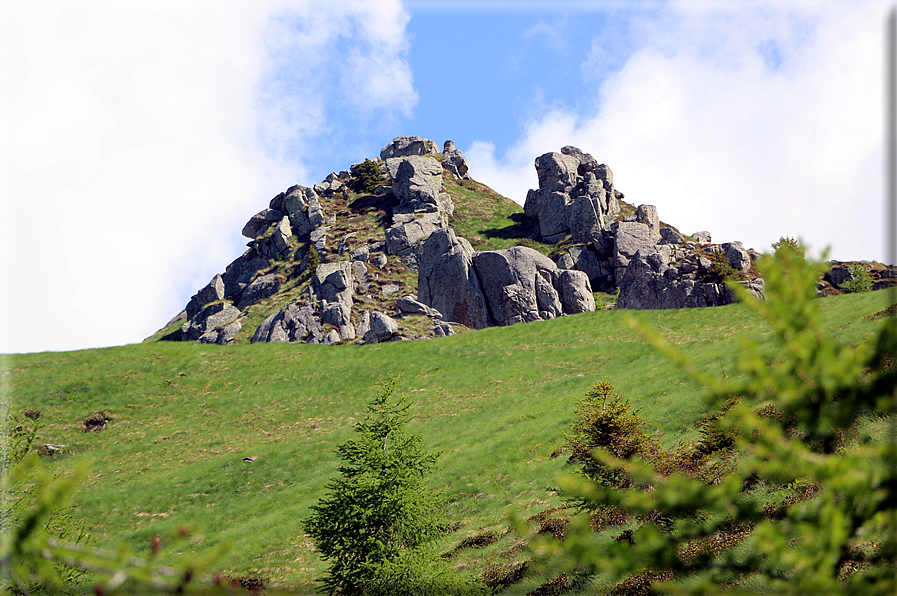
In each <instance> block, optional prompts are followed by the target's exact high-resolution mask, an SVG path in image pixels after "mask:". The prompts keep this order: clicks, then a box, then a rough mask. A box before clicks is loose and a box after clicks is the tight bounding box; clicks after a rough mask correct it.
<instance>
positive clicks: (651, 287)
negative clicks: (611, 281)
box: [617, 245, 763, 309]
mask: <svg viewBox="0 0 897 596" xmlns="http://www.w3.org/2000/svg"><path fill="white" fill-rule="evenodd" d="M711 267H712V263H711V261H710V260H709V259H706V258H702V257H700V256H698V255H697V254H695V253H689V252H688V251H686V250H684V249H678V248H673V247H670V246H667V245H661V246H647V247H644V248H641V249H639V250H638V251H637V252H636V254H635V255H634V256H633V258H632V259H631V261H630V263H629V266H628V267H627V268H626V273H625V275H624V276H623V279H622V280H621V282H620V297H619V299H618V301H617V307H618V308H632V309H670V308H696V307H706V306H722V305H725V304H731V303H733V302H735V301H736V297H735V295H734V293H733V292H732V291H730V290H729V289H728V288H727V287H726V285H725V284H724V283H721V282H719V283H715V282H708V281H702V279H705V277H704V276H701V275H700V272H701V271H705V272H706V271H707V270H709V269H710V268H711ZM744 285H745V288H746V289H747V290H748V291H749V292H752V293H754V294H755V295H757V296H758V297H762V295H763V284H762V280H752V281H746V282H744Z"/></svg>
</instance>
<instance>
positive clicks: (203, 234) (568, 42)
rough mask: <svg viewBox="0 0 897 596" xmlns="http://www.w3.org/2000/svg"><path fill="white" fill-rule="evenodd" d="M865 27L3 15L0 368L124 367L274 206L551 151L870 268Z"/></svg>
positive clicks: (343, 14) (839, 23)
mask: <svg viewBox="0 0 897 596" xmlns="http://www.w3.org/2000/svg"><path fill="white" fill-rule="evenodd" d="M890 6H891V4H890V3H888V2H884V1H882V0H866V1H864V0H856V1H850V0H839V1H832V2H826V1H824V0H820V1H813V2H802V1H800V0H785V1H769V2H760V1H757V2H752V1H745V2H737V3H733V2H728V1H720V2H714V1H710V0H702V1H698V0H693V1H678V0H669V1H666V2H661V1H656V2H647V1H645V2H639V1H631V2H622V1H611V0H608V1H588V0H580V1H573V0H570V1H567V0H552V1H542V0H534V1H531V2H527V1H524V0H518V1H501V0H476V1H473V0H470V1H467V0H450V1H449V0H446V1H440V0H431V1H428V0H407V1H405V2H402V1H400V0H378V1H377V2H369V1H367V0H328V1H326V2H324V1H321V0H256V1H254V2H252V3H248V2H242V1H238V0H215V1H211V0H191V1H190V2H186V3H185V2H180V1H179V2H173V1H171V0H152V1H142V0H131V1H128V2H121V1H118V0H101V1H100V0H82V1H79V2H77V3H74V2H70V1H67V0H63V1H55V2H54V1H50V0H29V1H27V2H26V1H24V0H21V1H20V0H0V279H2V284H0V353H16V352H38V351H61V350H74V349H85V348H95V347H103V346H112V345H123V344H129V343H138V342H140V341H141V340H143V339H144V338H145V337H147V336H149V335H151V334H152V333H153V332H155V331H156V330H157V329H159V328H161V327H162V326H164V325H165V324H166V322H167V321H168V320H169V319H171V318H172V317H174V316H175V315H177V314H178V312H180V310H181V309H182V308H183V307H184V306H185V304H186V303H187V301H188V300H189V299H190V296H191V295H192V294H194V293H195V292H196V291H197V290H198V289H200V288H201V287H202V286H204V285H205V284H206V283H208V281H209V280H210V279H211V278H212V277H213V276H214V275H215V274H216V273H221V272H223V271H224V268H225V267H226V266H227V265H228V264H229V263H230V262H231V261H233V260H234V259H235V258H237V257H238V256H239V255H240V254H242V252H243V250H245V243H246V242H247V239H245V238H243V237H242V236H241V235H240V231H241V229H242V227H243V224H244V223H245V222H246V221H247V220H248V219H249V218H250V217H251V216H252V215H253V214H255V213H256V212H258V211H259V210H261V209H263V208H265V207H267V205H268V201H269V200H270V199H271V198H272V197H273V196H275V195H276V194H277V193H279V192H281V191H283V190H285V189H286V188H288V187H290V186H292V185H294V184H303V185H306V186H312V185H314V184H315V183H317V182H320V181H321V180H323V178H324V177H325V176H326V175H327V174H328V173H330V172H331V171H339V170H342V169H345V168H347V167H348V166H349V165H351V164H353V163H356V162H359V161H362V160H363V159H364V158H366V157H376V156H378V155H379V152H380V149H381V148H382V147H383V146H385V145H386V144H388V143H389V142H390V141H391V140H392V139H393V138H394V137H396V136H400V135H418V136H422V137H425V138H429V139H433V140H434V141H436V142H437V144H438V145H439V146H440V147H441V146H442V144H443V142H444V141H445V140H446V139H452V140H454V142H455V144H456V146H457V147H458V148H459V149H461V150H462V151H463V152H464V154H465V155H466V157H467V159H468V161H469V163H470V173H471V175H472V176H473V177H474V178H475V179H476V180H478V181H481V182H484V183H486V184H488V185H489V186H491V187H492V188H493V189H495V190H496V191H498V192H500V193H501V194H503V195H505V196H507V197H509V198H511V199H513V200H515V201H517V202H518V203H521V204H522V203H523V200H524V198H525V196H526V191H527V189H529V188H535V187H536V186H537V180H536V172H535V169H534V166H533V162H534V160H535V158H536V157H538V156H539V155H542V154H543V153H546V152H549V151H559V150H560V148H561V147H563V146H565V145H574V146H577V147H579V148H581V149H582V150H583V151H585V152H587V153H591V154H592V155H594V156H595V158H596V159H597V160H598V161H599V162H601V163H606V164H607V165H608V166H610V168H611V169H612V170H613V172H614V182H615V187H616V188H617V189H618V190H620V191H621V192H623V193H624V194H625V195H626V200H627V201H629V202H631V203H633V204H636V205H639V204H651V205H655V206H656V207H657V209H658V212H659V214H660V217H661V219H662V220H663V221H666V222H668V223H670V224H673V225H675V226H677V227H678V228H679V229H680V230H681V231H682V232H684V233H692V232H694V231H698V230H709V231H710V232H711V233H712V235H713V238H714V241H717V242H726V241H732V240H740V241H742V242H743V243H744V244H745V246H748V247H753V248H755V249H757V250H768V249H769V245H770V244H771V243H772V242H774V241H776V240H777V239H779V238H780V237H781V236H791V237H799V238H801V239H803V240H804V241H805V242H806V243H808V244H809V245H810V247H811V249H812V250H813V251H814V253H813V254H816V255H820V254H822V253H821V251H822V250H823V249H825V248H828V249H829V253H828V255H829V257H830V258H835V259H839V260H852V259H864V260H871V259H876V260H879V261H884V260H885V256H884V255H885V254H886V248H885V238H884V230H885V222H884V221H883V198H882V197H883V190H882V188H883V169H882V168H883V161H884V157H883V146H884V141H883V130H882V129H883V114H884V108H883V93H884V90H883V84H882V81H883V72H884V64H883V56H884V49H885V44H884V31H885V18H886V13H887V10H888V9H889V8H890Z"/></svg>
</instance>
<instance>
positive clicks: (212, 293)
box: [185, 275, 225, 318]
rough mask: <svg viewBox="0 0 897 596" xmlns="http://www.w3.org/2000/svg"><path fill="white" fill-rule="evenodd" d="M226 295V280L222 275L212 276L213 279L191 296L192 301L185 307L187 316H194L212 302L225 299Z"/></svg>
mask: <svg viewBox="0 0 897 596" xmlns="http://www.w3.org/2000/svg"><path fill="white" fill-rule="evenodd" d="M224 296H225V287H224V280H223V279H222V277H221V276H220V275H216V276H215V277H213V278H212V281H210V282H209V283H208V284H207V285H205V286H204V287H203V288H202V289H201V290H200V291H198V292H197V293H196V294H194V295H193V296H192V297H191V298H190V302H188V303H187V308H186V309H185V310H186V314H187V317H188V318H189V317H192V316H193V315H195V314H196V313H198V312H199V311H200V309H202V307H203V306H205V305H206V304H209V303H210V302H216V301H218V300H224Z"/></svg>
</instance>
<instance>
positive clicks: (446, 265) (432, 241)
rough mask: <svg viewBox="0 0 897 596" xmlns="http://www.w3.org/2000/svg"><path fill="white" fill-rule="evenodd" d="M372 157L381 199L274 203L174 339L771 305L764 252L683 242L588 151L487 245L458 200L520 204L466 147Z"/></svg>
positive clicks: (302, 335) (337, 190)
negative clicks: (743, 300)
mask: <svg viewBox="0 0 897 596" xmlns="http://www.w3.org/2000/svg"><path fill="white" fill-rule="evenodd" d="M374 161H375V162H376V163H378V165H379V167H380V171H381V172H382V174H383V176H384V181H383V183H382V184H380V186H378V187H377V188H376V189H375V190H374V191H373V192H372V193H369V194H364V193H357V192H355V191H353V188H357V185H356V184H355V183H352V180H353V178H358V177H359V176H360V171H359V166H360V165H361V163H358V164H354V165H352V166H350V167H349V168H348V169H345V170H342V171H340V172H339V173H337V172H332V173H330V174H329V175H328V176H327V177H326V178H325V179H324V180H323V181H322V182H321V183H319V184H315V185H313V186H312V187H306V186H301V185H296V186H292V187H290V188H288V189H287V190H286V191H284V192H283V193H280V194H278V195H277V196H276V197H274V198H273V199H271V201H270V202H269V204H268V207H267V208H265V209H262V210H261V211H259V212H258V213H256V214H255V215H253V216H252V217H251V218H250V219H249V221H248V222H247V223H246V225H245V226H244V227H243V230H242V233H243V236H245V237H246V238H247V239H249V243H248V244H247V250H246V251H245V252H244V254H242V255H240V256H239V257H238V258H237V259H235V260H234V261H233V262H232V263H231V264H230V265H228V266H227V268H226V269H225V271H224V272H223V273H222V274H219V275H216V276H214V277H213V278H212V280H211V281H210V282H209V283H208V284H207V285H206V286H204V287H203V288H202V289H200V290H199V291H198V292H197V293H196V294H195V295H194V296H193V297H192V298H191V299H190V301H189V303H188V304H187V306H186V308H185V309H184V311H183V312H182V313H181V315H179V316H178V317H176V318H175V319H172V321H170V322H169V324H168V325H167V326H166V328H165V338H166V339H177V340H184V341H198V342H200V343H218V344H227V343H232V342H234V341H246V340H249V339H250V338H251V341H253V342H257V341H278V342H305V343H314V344H334V343H347V342H352V343H376V342H383V341H398V340H403V339H417V338H422V337H442V336H445V335H452V334H453V333H455V330H456V329H461V328H468V329H482V328H485V327H489V326H494V325H513V324H516V323H526V322H532V321H539V320H547V319H552V318H555V317H559V316H565V315H572V314H577V313H583V312H588V311H591V310H594V309H595V300H594V296H595V295H594V294H593V292H595V291H598V292H617V291H619V296H618V299H617V304H616V306H617V307H619V308H635V309H646V308H651V309H659V308H689V307H706V306H718V305H723V304H729V303H731V302H733V301H734V300H735V296H733V293H732V292H731V291H729V290H728V289H727V287H726V285H725V284H724V283H723V277H724V276H726V275H732V271H734V272H735V273H734V275H736V276H737V277H738V278H739V279H740V280H741V283H743V284H744V285H745V287H746V289H747V290H748V291H749V292H753V293H755V294H757V295H762V292H763V283H762V280H761V279H759V278H758V276H757V273H756V271H755V270H754V269H753V260H754V258H755V257H756V253H754V252H753V251H752V250H749V249H746V248H745V247H744V246H743V245H742V244H741V243H740V242H728V243H723V244H713V243H712V242H711V235H710V233H709V232H706V231H701V232H695V233H694V234H692V235H691V236H685V235H683V234H681V233H680V232H679V231H678V230H676V229H675V228H673V227H672V226H669V225H666V224H664V223H663V222H662V221H661V219H660V216H659V214H658V211H657V208H656V207H654V206H653V205H647V204H643V205H638V206H635V205H630V204H629V203H626V202H625V201H624V198H625V197H624V195H623V194H622V193H620V192H619V191H618V190H616V189H615V188H614V179H613V173H612V172H611V169H610V168H609V167H608V166H607V165H604V164H599V163H598V161H597V160H596V159H595V158H594V157H592V156H591V155H589V154H587V153H584V152H583V151H581V150H580V149H578V148H576V147H572V146H566V147H564V148H563V149H561V151H560V152H559V153H556V152H550V153H545V154H543V155H541V156H539V157H538V158H537V159H536V160H535V167H536V172H537V175H538V179H539V188H538V189H534V190H530V191H529V192H528V194H527V197H526V203H525V205H524V209H523V213H522V214H519V217H518V213H514V212H513V209H510V208H508V210H507V211H505V212H504V214H503V215H502V216H501V217H506V216H507V214H511V215H510V216H508V217H509V224H508V227H507V228H504V229H500V230H499V229H484V228H486V227H487V225H486V224H485V222H486V221H489V217H492V216H483V220H482V221H483V224H484V225H483V227H482V228H481V227H476V225H480V224H476V225H475V226H473V227H471V226H470V224H469V223H468V227H467V228H465V229H466V230H467V232H466V233H470V236H469V237H470V240H471V242H472V243H473V244H471V242H468V240H467V239H465V238H462V237H460V236H459V235H458V234H457V233H456V231H455V230H454V229H452V226H454V225H456V224H457V223H458V222H459V221H461V222H464V221H465V219H468V216H467V214H466V213H462V217H461V218H460V220H459V218H457V217H456V214H455V209H456V203H455V201H461V203H460V204H461V205H465V208H470V207H473V209H474V210H477V209H483V206H482V205H481V204H479V203H476V202H473V203H470V202H469V201H471V198H470V197H471V193H470V190H471V189H476V191H477V192H482V193H483V194H480V195H475V196H481V197H484V200H485V197H487V196H490V197H491V198H490V199H488V200H495V199H497V200H499V201H505V202H506V203H505V204H506V205H512V204H511V203H510V202H509V201H508V200H507V199H504V198H503V197H500V196H498V195H496V194H495V193H492V191H489V189H487V188H485V187H483V186H482V185H480V184H479V183H477V182H475V181H474V180H472V179H471V178H470V173H469V167H468V163H467V160H466V159H465V158H464V155H463V154H462V153H461V151H459V150H458V149H456V148H455V145H454V143H453V142H452V141H446V142H445V144H444V146H443V153H442V154H441V155H440V154H439V153H438V149H437V146H436V144H435V143H434V142H433V141H431V140H428V139H423V138H421V137H397V138H396V139H394V140H393V141H392V142H391V143H390V144H388V145H387V146H386V147H384V148H383V150H382V151H381V153H380V160H379V161H378V160H374ZM350 183H351V184H350ZM450 193H454V194H450ZM489 193H491V195H490V194H489ZM453 197H454V199H453ZM473 200H474V201H475V200H476V199H473ZM464 201H468V202H467V203H465V202H464ZM488 225H494V223H489V224H488ZM471 230H472V232H471ZM480 230H482V231H480ZM512 231H513V234H511V233H510V232H512ZM493 233H494V235H495V237H497V238H503V239H507V238H510V239H513V238H515V237H516V238H519V240H520V241H522V242H529V243H530V245H531V246H535V247H537V248H539V250H534V249H533V248H530V247H525V246H513V247H511V248H503V247H506V246H508V245H509V244H510V242H505V241H504V240H503V241H502V242H504V243H503V244H498V246H499V247H502V248H500V249H492V250H489V249H487V248H488V247H489V246H488V245H487V246H482V243H483V238H481V237H480V236H478V235H477V234H493ZM533 241H535V243H533ZM540 242H541V243H542V244H538V243H540ZM475 246H479V247H480V248H481V250H475V248H474V247H475ZM491 246H492V247H495V246H496V245H495V244H493V245H491ZM539 251H542V252H539ZM543 253H545V254H550V255H551V257H552V258H548V257H547V256H545V254H543ZM851 265H852V264H851V263H837V262H832V268H831V270H830V272H829V273H828V274H827V275H826V277H825V279H824V280H823V281H822V282H821V285H820V291H821V292H823V293H834V292H837V289H836V288H838V287H839V286H842V285H843V284H844V283H846V282H847V281H848V280H849V279H850V278H851V276H852V273H851V270H850V266H851ZM870 273H871V275H872V280H873V283H874V288H875V289H879V288H882V287H890V286H893V285H897V269H895V268H894V267H884V266H880V267H879V266H878V265H877V264H873V266H872V267H871V269H870ZM259 320H261V321H262V322H261V324H257V323H253V324H252V325H248V323H247V321H256V322H257V321H259ZM256 325H257V326H256ZM253 327H254V328H253ZM462 330H463V329H462Z"/></svg>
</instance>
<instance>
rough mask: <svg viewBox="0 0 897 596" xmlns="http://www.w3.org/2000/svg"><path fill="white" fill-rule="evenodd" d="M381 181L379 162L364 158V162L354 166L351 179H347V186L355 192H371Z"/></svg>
mask: <svg viewBox="0 0 897 596" xmlns="http://www.w3.org/2000/svg"><path fill="white" fill-rule="evenodd" d="M383 182H384V180H383V172H381V171H380V164H379V163H377V162H376V161H374V160H372V159H366V160H364V163H362V164H359V165H358V167H357V168H355V172H354V173H353V174H352V179H351V180H350V181H349V188H350V189H352V191H353V192H357V193H372V192H374V189H375V188H377V187H378V186H380V185H381V184H383Z"/></svg>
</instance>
